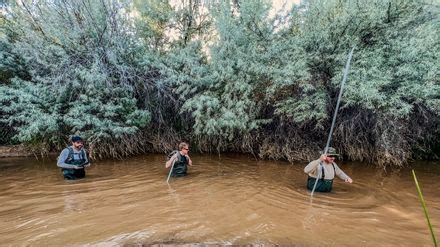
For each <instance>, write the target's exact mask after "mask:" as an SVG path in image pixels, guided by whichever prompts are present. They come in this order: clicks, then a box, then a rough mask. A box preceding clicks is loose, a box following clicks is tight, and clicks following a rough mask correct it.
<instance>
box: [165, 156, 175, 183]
mask: <svg viewBox="0 0 440 247" xmlns="http://www.w3.org/2000/svg"><path fill="white" fill-rule="evenodd" d="M175 163H176V159H174V161H173V165H172V166H171V169H170V173H169V174H168V178H167V184H169V183H168V181H169V180H170V177H171V172H173V168H174V164H175Z"/></svg>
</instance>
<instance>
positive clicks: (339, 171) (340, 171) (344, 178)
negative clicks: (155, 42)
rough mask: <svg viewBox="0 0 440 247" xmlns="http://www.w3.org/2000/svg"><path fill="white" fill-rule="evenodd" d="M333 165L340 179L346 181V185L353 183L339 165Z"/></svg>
mask: <svg viewBox="0 0 440 247" xmlns="http://www.w3.org/2000/svg"><path fill="white" fill-rule="evenodd" d="M333 165H334V166H335V173H336V175H337V176H338V177H339V178H340V179H342V180H344V181H345V182H346V183H353V180H352V179H351V178H350V177H349V176H348V175H347V174H345V173H344V172H343V171H342V169H341V168H339V166H338V165H336V164H335V163H333Z"/></svg>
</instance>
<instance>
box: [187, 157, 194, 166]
mask: <svg viewBox="0 0 440 247" xmlns="http://www.w3.org/2000/svg"><path fill="white" fill-rule="evenodd" d="M186 158H187V159H188V165H189V166H192V165H193V162H192V160H191V158H190V157H189V155H186Z"/></svg>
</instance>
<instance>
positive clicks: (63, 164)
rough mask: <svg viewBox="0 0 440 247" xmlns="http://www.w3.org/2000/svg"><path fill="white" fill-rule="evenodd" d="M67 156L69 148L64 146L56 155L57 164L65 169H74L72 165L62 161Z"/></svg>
mask: <svg viewBox="0 0 440 247" xmlns="http://www.w3.org/2000/svg"><path fill="white" fill-rule="evenodd" d="M68 156H69V149H67V148H66V149H64V150H63V151H62V152H61V154H60V156H58V161H57V166H58V167H61V168H66V169H75V166H74V165H69V164H66V163H64V161H66V159H67V157H68Z"/></svg>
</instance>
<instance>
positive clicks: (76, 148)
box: [57, 136, 90, 180]
mask: <svg viewBox="0 0 440 247" xmlns="http://www.w3.org/2000/svg"><path fill="white" fill-rule="evenodd" d="M71 141H72V146H70V147H67V148H65V149H64V150H63V151H62V152H61V154H60V156H59V157H58V162H57V166H58V167H60V168H61V171H62V172H63V176H64V178H65V179H68V180H74V179H78V178H83V177H85V176H86V172H85V170H84V167H89V166H90V162H89V160H88V159H87V154H86V151H85V150H84V148H83V146H84V143H83V140H82V138H81V137H79V136H72V138H71Z"/></svg>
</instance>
